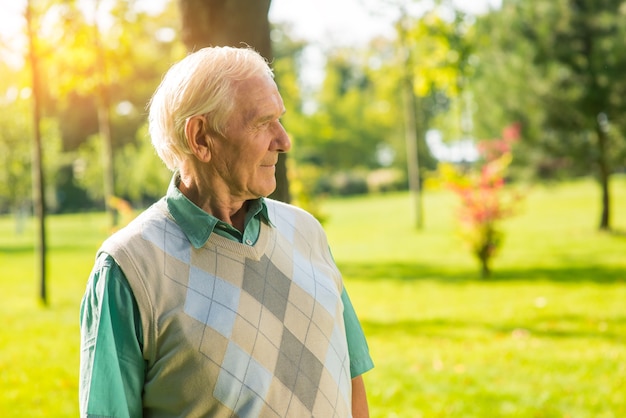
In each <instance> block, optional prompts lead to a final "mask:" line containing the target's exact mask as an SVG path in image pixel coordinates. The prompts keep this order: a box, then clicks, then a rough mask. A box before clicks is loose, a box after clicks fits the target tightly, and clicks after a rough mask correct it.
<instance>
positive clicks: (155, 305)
mask: <svg viewBox="0 0 626 418" xmlns="http://www.w3.org/2000/svg"><path fill="white" fill-rule="evenodd" d="M266 204H267V206H268V214H269V218H270V220H271V224H272V225H267V224H265V223H264V222H262V226H261V231H260V235H259V239H258V241H257V243H256V244H255V245H253V246H249V245H244V244H241V243H238V242H235V241H232V240H229V239H227V238H224V237H221V236H219V235H217V234H215V233H212V234H211V235H210V238H209V240H208V241H207V243H206V244H205V245H204V246H203V247H202V248H194V246H193V245H192V244H191V243H190V242H189V240H188V239H187V237H186V236H185V234H184V233H183V231H182V230H181V229H180V227H179V226H178V225H177V224H176V223H175V222H174V220H173V219H172V217H171V215H170V214H169V213H168V211H167V205H166V203H165V200H161V201H159V202H157V203H156V204H155V205H153V206H152V207H151V208H149V209H148V210H147V211H145V212H144V213H143V214H142V215H140V216H139V217H138V218H137V219H135V220H134V221H133V222H131V223H130V224H129V225H128V226H127V227H126V228H124V229H122V230H121V231H119V232H117V233H116V234H114V235H113V236H112V237H111V238H109V239H108V240H107V241H105V243H104V244H103V246H102V248H101V251H103V252H106V253H108V254H110V255H111V256H112V257H113V258H114V259H115V260H116V262H117V263H118V264H119V265H120V267H121V268H122V270H123V272H124V274H125V275H126V277H127V279H128V282H129V284H130V287H131V289H132V291H133V294H134V296H135V298H136V300H137V304H138V307H139V312H140V315H141V322H142V326H143V335H144V341H143V353H144V357H145V360H146V362H147V371H146V376H145V383H144V393H143V404H144V416H150V417H152V416H154V417H241V418H243V417H297V418H301V417H320V418H329V417H350V416H351V378H350V359H349V356H348V348H347V341H346V333H345V328H344V323H343V304H342V302H341V291H342V280H341V276H340V273H339V271H338V270H337V267H336V266H335V263H334V261H333V259H332V256H331V254H330V252H329V249H328V244H327V240H326V236H325V233H324V231H323V230H322V227H321V226H320V225H319V223H318V222H317V220H315V218H313V217H312V216H311V215H309V214H308V213H307V212H305V211H303V210H301V209H298V208H296V207H294V206H291V205H287V204H284V203H280V202H277V201H273V200H270V199H266ZM198 227H199V228H201V227H202V226H201V225H198Z"/></svg>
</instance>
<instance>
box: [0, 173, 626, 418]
mask: <svg viewBox="0 0 626 418" xmlns="http://www.w3.org/2000/svg"><path fill="white" fill-rule="evenodd" d="M614 187H615V191H616V192H617V191H620V190H621V191H623V190H624V189H625V188H626V178H624V177H619V178H618V179H616V181H615V184H614ZM597 195H598V192H597V189H596V187H595V186H594V184H593V182H591V181H589V180H583V181H576V182H567V183H563V184H560V185H558V186H549V187H543V186H537V187H536V188H534V189H533V190H532V192H531V193H530V195H529V196H528V199H527V200H526V201H525V205H524V208H523V210H522V211H521V212H520V213H519V215H518V216H517V217H516V218H514V219H512V220H511V221H510V222H509V223H508V224H507V233H508V234H507V243H506V245H505V246H504V247H503V249H502V252H501V254H500V256H499V257H498V258H497V259H496V263H495V265H494V267H495V269H494V270H495V272H494V274H493V276H492V277H491V278H490V279H489V280H487V281H486V280H484V279H481V278H480V276H479V274H478V271H477V269H476V268H475V265H474V261H473V260H472V258H471V256H470V255H469V254H468V253H467V252H466V251H464V250H463V248H462V241H461V240H460V238H459V237H458V236H456V235H455V221H454V211H455V207H456V199H455V196H453V195H452V194H451V193H450V192H447V191H432V192H428V193H426V196H425V202H424V204H425V206H426V208H427V209H429V211H428V213H430V215H429V217H428V218H427V219H426V220H425V227H424V230H423V231H421V232H417V231H415V230H414V229H413V228H407V222H406V219H408V218H410V207H411V201H410V200H411V199H410V197H409V196H408V195H407V193H406V192H399V193H392V194H386V195H383V196H378V195H374V196H367V197H353V198H344V199H330V200H328V201H326V202H325V203H324V204H323V205H322V208H321V209H322V210H323V212H324V213H326V214H327V217H328V218H327V221H326V229H327V231H328V235H329V240H330V243H331V246H332V249H333V253H334V255H335V258H336V259H337V261H338V263H339V265H340V267H341V269H342V271H343V273H344V275H345V279H346V285H347V286H348V290H349V292H350V295H351V297H352V299H353V301H354V304H355V305H356V306H355V307H356V309H357V310H358V312H359V314H360V317H361V321H362V324H363V327H364V330H365V332H366V334H367V336H368V340H369V344H370V350H371V352H372V355H373V356H374V359H375V362H376V368H375V369H374V370H373V371H371V372H369V373H368V374H366V375H365V379H366V383H367V386H368V394H369V400H370V406H371V415H372V417H375V418H376V417H380V418H389V417H464V418H465V417H554V418H556V417H572V418H587V417H588V418H598V417H606V418H609V417H616V418H617V417H622V416H624V415H625V414H626V397H625V396H624V395H625V392H624V390H625V389H624V388H625V387H626V345H625V340H624V336H625V335H626V322H625V321H624V318H625V317H626V304H624V303H623V301H624V298H626V287H625V286H624V280H625V279H626V277H625V275H626V257H624V256H623V255H624V254H625V253H626V237H625V236H624V234H623V233H622V234H620V233H613V234H611V233H603V232H598V231H597V230H596V225H595V223H594V222H592V221H590V220H589V217H588V215H587V213H588V211H590V210H595V209H597V199H596V198H597ZM618 195H619V199H618V200H617V202H616V205H619V206H623V205H626V193H618ZM372 219H382V220H383V221H382V222H375V223H372V222H371V220H372ZM365 224H367V225H368V227H367V228H363V225H365ZM616 227H617V228H618V229H619V230H620V231H625V230H626V219H624V218H621V219H620V221H619V222H617V225H616ZM0 228H2V231H5V232H4V233H3V234H2V235H1V236H0V268H1V274H2V280H1V281H0V294H1V295H3V296H2V304H0V317H1V318H2V326H1V327H0V370H1V373H0V393H1V396H0V411H3V416H7V417H29V418H31V417H69V416H76V415H77V408H78V406H77V378H78V352H79V347H78V345H79V342H78V339H79V336H78V334H79V328H78V306H79V303H80V298H81V296H82V292H83V290H84V286H85V280H86V277H87V275H88V274H89V270H90V268H91V265H92V262H93V256H94V252H95V250H96V249H97V247H98V245H99V243H100V241H101V240H102V239H103V238H104V237H106V236H107V235H108V226H107V220H106V217H105V216H104V214H102V213H93V214H78V215H75V214H68V215H54V216H53V217H52V218H51V220H50V241H51V249H50V251H51V256H50V270H51V277H50V288H51V290H50V302H49V306H48V307H47V308H42V307H41V306H40V305H38V303H37V298H36V294H37V292H36V285H35V280H34V268H33V241H32V234H31V232H32V229H33V225H32V222H28V223H27V224H26V225H25V229H24V232H22V233H20V234H18V233H16V232H15V230H14V221H13V219H11V218H9V217H6V216H4V217H0Z"/></svg>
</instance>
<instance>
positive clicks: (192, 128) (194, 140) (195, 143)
mask: <svg viewBox="0 0 626 418" xmlns="http://www.w3.org/2000/svg"><path fill="white" fill-rule="evenodd" d="M206 123H207V121H206V118H205V117H204V116H200V115H198V116H192V117H190V118H188V119H187V121H186V122H185V139H186V140H187V145H188V146H189V149H190V150H191V152H192V153H193V155H195V156H196V158H197V159H198V160H200V161H202V162H205V163H206V162H209V160H211V146H210V145H211V138H210V136H209V134H208V133H207V131H208V129H207V126H206Z"/></svg>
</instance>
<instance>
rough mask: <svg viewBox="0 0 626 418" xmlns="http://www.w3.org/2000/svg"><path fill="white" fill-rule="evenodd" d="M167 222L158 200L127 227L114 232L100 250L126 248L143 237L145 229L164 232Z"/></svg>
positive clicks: (165, 214) (164, 208) (161, 202)
mask: <svg viewBox="0 0 626 418" xmlns="http://www.w3.org/2000/svg"><path fill="white" fill-rule="evenodd" d="M167 222H168V217H167V212H166V207H165V205H164V204H163V201H162V200H160V201H158V202H156V203H154V204H153V205H151V206H150V207H148V208H147V209H146V210H144V211H143V212H142V213H140V214H139V215H138V216H137V217H136V218H135V219H133V220H132V221H130V222H129V223H128V224H127V225H125V226H123V227H122V228H120V229H119V230H117V231H115V232H114V233H113V234H112V235H111V236H109V237H108V238H107V239H106V240H105V241H104V242H103V244H102V248H103V249H109V250H111V249H112V248H114V247H118V246H127V245H129V244H130V243H131V242H132V241H134V240H136V239H139V238H142V237H143V236H145V235H146V229H156V230H164V229H165V226H164V225H165V223H167ZM105 251H106V250H105ZM106 252H108V251H106Z"/></svg>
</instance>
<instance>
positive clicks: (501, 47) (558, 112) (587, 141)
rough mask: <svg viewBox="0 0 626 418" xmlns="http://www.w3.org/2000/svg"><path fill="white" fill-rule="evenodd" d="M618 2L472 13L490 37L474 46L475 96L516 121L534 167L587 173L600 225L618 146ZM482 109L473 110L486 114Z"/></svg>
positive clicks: (620, 152) (625, 89)
mask: <svg viewBox="0 0 626 418" xmlns="http://www.w3.org/2000/svg"><path fill="white" fill-rule="evenodd" d="M623 10H624V8H623V2H622V1H619V0H598V1H597V0H557V1H549V0H536V1H532V2H528V1H522V0H508V1H506V2H504V3H503V7H502V9H501V10H499V11H497V12H494V13H492V14H491V16H487V17H486V18H485V19H481V20H479V26H480V31H481V33H482V36H483V37H484V39H486V38H487V37H488V39H489V41H490V42H491V46H487V45H484V46H487V48H485V49H484V50H483V49H481V50H480V51H479V54H480V55H481V57H480V58H481V64H483V65H481V67H482V69H483V70H485V69H486V71H485V72H483V73H482V74H481V75H480V77H481V78H482V80H483V83H482V85H483V86H487V88H486V89H485V90H484V92H483V93H484V94H482V96H483V97H488V98H489V99H490V100H492V101H493V102H494V103H496V104H497V105H498V107H499V109H497V110H496V112H498V113H500V114H502V113H505V114H506V115H508V121H505V122H510V121H511V120H519V121H521V122H522V123H523V125H524V134H523V136H524V139H525V140H528V141H525V142H526V143H527V144H529V145H531V147H530V149H531V150H532V151H530V152H528V153H526V156H527V158H526V160H527V161H530V162H534V165H535V172H536V173H537V174H540V175H551V174H553V173H556V172H561V173H566V174H569V175H577V174H592V173H593V174H595V176H596V178H597V179H598V183H599V185H600V189H601V206H600V207H601V212H600V219H599V223H598V226H599V228H600V229H602V230H608V229H610V225H611V212H610V209H611V203H610V201H611V195H610V187H609V182H610V176H611V173H612V172H613V171H614V170H615V167H616V166H617V165H618V164H619V163H620V161H621V162H622V164H623V158H624V149H625V148H626V142H625V141H624V132H625V129H626V123H624V121H623V118H622V117H621V115H623V113H624V111H626V81H625V80H624V78H623V68H624V67H625V66H626V50H624V48H623V47H622V43H623V42H622V41H623V39H624V37H625V36H626V23H625V22H624V19H623ZM485 50H486V51H488V52H487V53H484V51H485ZM512 52H513V53H512ZM487 67H492V68H491V69H487ZM497 69H499V70H497ZM483 70H481V72H482V71H483ZM494 85H498V86H499V87H498V88H497V89H494V88H493V86H494ZM489 86H491V87H489ZM487 106H488V105H487ZM485 110H486V109H485V108H481V112H480V113H479V115H478V118H482V119H485V118H487V117H490V118H492V119H493V113H490V112H488V111H485ZM500 124H501V123H500ZM533 154H534V155H533Z"/></svg>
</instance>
